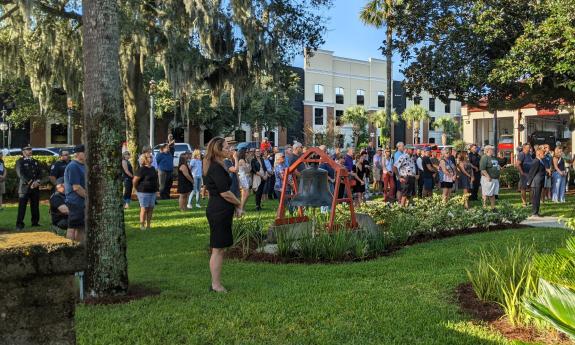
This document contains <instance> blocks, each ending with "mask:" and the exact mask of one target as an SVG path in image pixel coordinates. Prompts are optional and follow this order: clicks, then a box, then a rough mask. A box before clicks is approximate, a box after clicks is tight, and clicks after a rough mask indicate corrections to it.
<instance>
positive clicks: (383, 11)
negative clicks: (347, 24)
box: [359, 0, 403, 140]
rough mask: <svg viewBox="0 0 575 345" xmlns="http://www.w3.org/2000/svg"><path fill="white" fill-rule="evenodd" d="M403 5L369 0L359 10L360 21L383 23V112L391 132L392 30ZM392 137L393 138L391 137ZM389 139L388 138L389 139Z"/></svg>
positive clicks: (399, 1) (390, 0) (395, 0)
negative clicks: (385, 77)
mask: <svg viewBox="0 0 575 345" xmlns="http://www.w3.org/2000/svg"><path fill="white" fill-rule="evenodd" d="M402 7H403V0H370V1H369V2H368V3H367V5H365V7H364V8H363V9H362V10H361V13H360V15H359V17H360V19H361V21H363V22H364V23H365V24H367V25H371V26H375V27H376V28H381V27H382V26H384V25H385V37H386V39H385V59H386V64H387V66H386V67H387V73H386V74H387V80H386V81H387V87H386V91H385V113H386V117H387V122H386V124H387V132H388V133H390V137H391V133H393V132H392V123H393V121H392V119H391V95H392V94H391V83H392V81H393V77H392V69H391V58H392V56H393V30H394V28H395V27H396V21H397V17H398V13H399V11H400V10H401V8H402ZM391 139H393V138H391ZM391 139H390V140H391Z"/></svg>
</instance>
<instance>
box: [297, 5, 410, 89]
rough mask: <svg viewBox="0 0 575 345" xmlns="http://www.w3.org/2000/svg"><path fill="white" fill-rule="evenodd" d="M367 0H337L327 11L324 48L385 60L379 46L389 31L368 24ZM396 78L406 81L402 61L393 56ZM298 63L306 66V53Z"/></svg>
mask: <svg viewBox="0 0 575 345" xmlns="http://www.w3.org/2000/svg"><path fill="white" fill-rule="evenodd" d="M366 3H367V0H334V1H333V6H332V7H331V8H330V9H328V10H327V11H326V13H325V17H326V18H327V25H326V26H327V32H326V35H325V37H324V39H325V44H324V45H323V46H321V47H320V48H321V49H325V50H331V51H333V52H334V55H335V56H341V57H346V58H352V59H359V60H367V59H369V58H370V57H372V58H376V59H385V57H384V56H383V55H382V53H381V50H379V47H380V46H381V45H382V43H383V40H384V39H385V30H384V29H383V28H381V29H376V28H374V27H371V26H366V25H364V24H363V23H362V22H361V20H360V19H359V13H360V11H361V9H362V8H363V6H364V5H365V4H366ZM393 61H394V65H393V76H394V78H393V79H394V80H402V79H403V75H402V74H401V73H400V72H399V64H398V63H395V62H396V61H397V58H396V57H394V59H393ZM294 65H295V66H297V67H303V55H301V56H298V57H297V58H296V59H295V60H294Z"/></svg>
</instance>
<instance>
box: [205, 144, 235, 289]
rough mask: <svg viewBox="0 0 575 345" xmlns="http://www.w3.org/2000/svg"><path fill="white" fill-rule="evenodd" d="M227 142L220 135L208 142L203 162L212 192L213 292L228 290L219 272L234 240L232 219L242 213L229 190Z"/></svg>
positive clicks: (211, 262)
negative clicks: (228, 248)
mask: <svg viewBox="0 0 575 345" xmlns="http://www.w3.org/2000/svg"><path fill="white" fill-rule="evenodd" d="M227 150H228V143H227V142H226V141H225V140H224V139H223V138H220V137H216V138H213V139H212V140H210V142H209V143H208V146H207V148H206V155H205V157H204V162H203V166H202V168H203V173H204V185H205V187H206V189H207V190H208V192H209V193H210V198H209V201H208V207H207V209H206V217H207V218H208V223H209V224H210V247H211V248H212V255H211V257H210V272H211V274H212V285H211V286H210V291H215V292H226V291H227V290H226V289H225V288H224V287H223V286H222V283H221V281H220V275H221V272H222V264H223V261H224V250H225V248H227V247H229V246H231V245H232V244H233V242H234V240H233V236H232V222H233V218H234V213H235V214H238V215H240V214H242V213H243V211H242V210H241V208H240V205H241V203H240V200H239V199H238V198H237V197H236V196H235V195H234V193H232V192H231V191H230V187H231V185H232V179H231V178H230V175H229V174H228V171H227V169H226V168H225V163H224V160H225V159H226V157H227V156H228V153H227V152H226V151H227Z"/></svg>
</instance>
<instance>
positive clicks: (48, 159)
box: [4, 156, 58, 198]
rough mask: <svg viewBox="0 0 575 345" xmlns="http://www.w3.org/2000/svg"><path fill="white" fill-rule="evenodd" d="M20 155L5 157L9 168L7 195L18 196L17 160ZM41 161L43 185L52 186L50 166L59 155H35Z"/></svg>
mask: <svg viewBox="0 0 575 345" xmlns="http://www.w3.org/2000/svg"><path fill="white" fill-rule="evenodd" d="M19 158H20V156H8V157H4V165H5V167H6V169H7V170H8V173H7V175H6V194H5V196H6V197H10V198H13V197H17V196H18V176H17V175H16V161H17V160H18V159H19ZM34 159H36V160H37V161H38V162H39V163H40V167H41V170H42V179H41V181H42V183H43V184H44V186H43V187H45V188H50V180H49V179H48V176H49V175H50V166H51V165H52V163H54V162H55V161H56V160H57V159H58V157H56V156H53V157H52V156H37V157H34Z"/></svg>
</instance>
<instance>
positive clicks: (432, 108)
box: [429, 98, 435, 111]
mask: <svg viewBox="0 0 575 345" xmlns="http://www.w3.org/2000/svg"><path fill="white" fill-rule="evenodd" d="M429 111H435V98H430V99H429Z"/></svg>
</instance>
